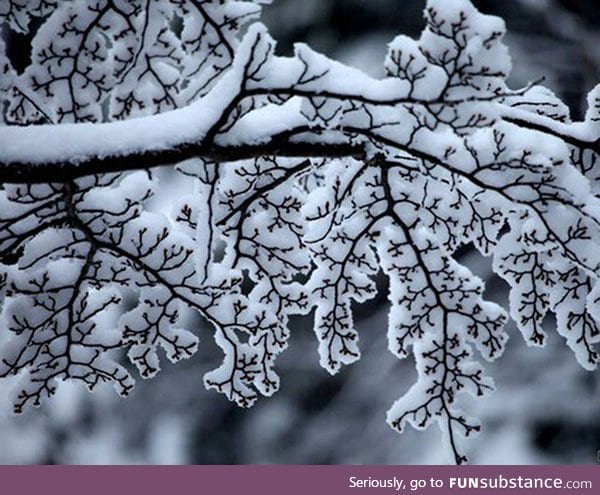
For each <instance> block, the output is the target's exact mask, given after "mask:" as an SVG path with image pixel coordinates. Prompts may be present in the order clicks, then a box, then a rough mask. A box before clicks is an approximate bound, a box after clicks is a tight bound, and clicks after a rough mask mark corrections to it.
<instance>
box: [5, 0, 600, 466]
mask: <svg viewBox="0 0 600 495" xmlns="http://www.w3.org/2000/svg"><path fill="white" fill-rule="evenodd" d="M474 3H475V4H476V6H477V7H478V8H479V9H480V10H481V11H482V12H484V13H491V14H497V15H500V16H502V17H503V18H504V19H505V20H506V22H507V26H508V32H509V35H508V37H507V40H506V41H507V43H508V44H509V48H510V51H511V54H512V56H513V63H514V71H513V76H512V85H513V87H518V86H521V85H523V84H525V83H526V82H527V81H529V80H531V79H536V78H539V77H540V76H546V81H545V84H546V85H547V86H549V87H550V88H552V89H553V90H554V91H556V92H557V93H558V94H559V95H560V96H561V97H562V98H563V100H564V101H566V102H567V104H569V105H570V107H571V109H572V112H573V117H575V118H580V117H581V115H582V111H583V108H584V106H583V103H584V99H585V94H586V93H587V92H588V91H589V90H590V89H591V88H592V87H593V85H594V84H595V83H596V82H597V81H599V80H600V30H599V27H600V11H599V9H598V8H597V0H579V1H569V0H563V1H558V0H510V1H505V0H504V1H502V0H481V1H475V2H474ZM423 5H424V2H423V1H421V0H303V1H302V2H299V1H298V0H275V1H274V5H272V6H270V7H267V8H265V17H264V21H265V22H266V24H267V25H268V26H269V29H270V30H271V32H272V34H273V36H274V37H275V39H277V40H279V52H280V53H282V54H286V53H289V52H290V51H291V47H292V44H293V43H294V42H295V41H306V42H308V43H309V44H310V45H311V46H312V47H313V48H314V49H316V50H319V51H322V52H324V53H326V54H328V55H330V56H331V57H333V58H337V59H340V60H342V61H343V62H346V63H348V64H351V65H355V66H357V67H360V68H362V69H363V70H365V71H367V72H369V73H371V74H372V75H381V74H382V72H383V69H382V68H383V58H384V55H385V45H386V43H387V42H389V41H390V40H391V39H393V37H394V36H395V35H396V34H399V33H404V34H408V35H410V36H418V34H419V32H420V31H421V29H422V27H423V20H422V15H421V11H422V9H423ZM8 41H9V43H11V50H12V54H13V57H14V59H15V60H18V59H19V57H26V56H27V53H28V40H27V39H26V38H25V37H18V38H17V37H15V38H13V39H11V40H8ZM161 173H162V174H164V176H165V179H169V178H171V182H170V185H169V186H165V187H163V190H162V191H161V194H160V196H159V197H158V198H156V205H155V207H156V208H157V209H160V208H162V207H163V205H165V204H167V203H168V199H169V197H170V195H172V194H175V192H176V193H177V194H181V193H182V189H185V188H186V187H188V185H187V184H186V182H185V179H182V178H175V177H174V176H173V177H172V174H171V173H170V172H169V171H161ZM165 182H166V181H163V184H164V183H165ZM457 256H459V257H460V258H461V262H464V263H466V264H467V265H468V266H470V267H471V269H472V270H473V271H475V272H476V273H477V274H478V275H480V276H481V277H482V278H484V279H485V280H487V292H486V294H487V296H488V297H489V298H490V299H492V300H495V301H499V302H501V303H502V304H503V305H505V304H506V301H507V287H506V286H505V284H504V283H503V282H502V281H500V280H499V279H498V278H496V277H493V276H492V275H491V268H490V267H489V263H488V261H487V260H485V259H484V258H482V257H481V256H479V255H478V254H476V253H474V252H473V251H471V250H469V249H464V250H462V251H461V252H460V253H459V254H458V255H457ZM378 283H379V284H380V286H381V288H382V289H385V286H386V281H385V279H384V278H381V280H379V281H378ZM385 293H386V291H385V290H382V291H381V295H380V296H379V297H378V298H377V299H375V300H373V301H370V302H369V303H367V304H364V305H362V306H359V307H357V308H356V321H357V325H358V328H359V333H360V335H361V349H362V351H363V357H362V359H361V360H360V361H359V362H358V363H356V364H354V365H352V366H350V367H347V368H344V369H343V370H342V371H341V372H340V373H339V374H338V375H337V376H335V377H330V376H329V375H328V373H327V372H326V371H325V370H323V369H322V368H321V367H320V366H319V364H318V354H317V352H316V340H315V338H314V335H313V333H312V329H311V325H310V324H309V323H308V322H307V321H306V320H302V319H298V321H297V324H295V325H294V326H293V327H292V328H294V331H293V333H292V337H291V340H290V347H289V349H288V350H287V351H286V352H285V353H284V354H283V355H282V356H281V357H280V358H279V360H278V366H277V368H278V370H279V373H280V376H281V380H282V383H281V390H280V392H278V393H277V394H276V395H275V396H274V397H273V398H270V399H261V400H260V401H259V402H258V404H257V405H256V406H255V407H253V408H252V409H250V410H242V409H239V408H238V407H236V406H235V405H232V404H230V403H229V402H227V400H226V399H225V398H224V397H223V396H221V395H218V394H215V393H214V392H207V391H206V390H205V388H204V386H203V385H202V376H203V374H204V373H205V372H206V371H208V370H209V369H212V368H214V367H216V366H218V361H219V360H220V359H221V354H220V353H219V352H218V350H217V348H216V347H215V345H214V343H213V340H212V336H211V333H210V331H208V329H207V331H206V332H202V331H200V332H199V334H200V335H201V346H200V348H201V350H200V351H199V353H198V354H197V355H196V356H195V357H194V358H193V359H191V360H190V361H188V362H183V363H181V364H178V365H176V366H171V365H169V364H167V363H165V366H164V371H163V372H162V373H161V374H160V375H159V376H158V377H157V378H156V379H154V380H152V381H149V382H143V381H141V380H139V381H138V384H137V386H136V389H135V390H134V392H133V393H132V396H131V397H130V398H128V399H127V400H122V399H119V398H118V397H116V396H115V394H114V392H113V391H112V390H111V389H110V388H106V389H101V390H100V391H99V392H97V393H95V394H93V395H92V394H89V393H88V392H87V391H86V390H84V389H83V388H82V387H81V386H72V385H65V386H63V387H61V388H60V390H59V392H58V396H57V397H56V398H55V399H54V400H52V401H50V403H48V404H46V405H45V406H44V407H43V408H42V409H39V410H37V409H36V410H28V411H27V413H26V414H25V415H23V416H19V417H14V416H12V415H11V414H10V412H9V408H10V404H9V403H4V404H1V405H0V408H1V409H2V410H1V413H0V444H1V445H2V446H3V448H2V449H1V450H0V462H2V463H84V464H92V463H103V464H114V463H192V464H204V463H210V464H229V463H306V464H312V463H319V464H321V463H323V464H326V463H357V464H360V463H387V464H411V463H416V464H420V463H440V462H445V461H446V455H445V452H444V449H443V446H442V444H441V435H440V434H439V431H437V429H436V428H430V429H429V430H428V431H427V432H424V433H423V432H416V431H414V430H412V429H411V428H407V430H406V432H405V433H404V434H402V435H401V436H399V435H397V434H395V433H394V432H393V431H392V430H391V429H390V428H389V426H388V425H387V424H386V423H385V412H386V410H387V409H388V408H389V407H390V406H391V404H392V403H393V402H394V401H395V400H396V398H397V397H398V396H400V395H402V394H403V393H405V392H406V390H407V389H408V388H409V386H410V385H411V384H412V383H413V382H414V378H415V370H414V363H412V362H411V360H406V361H404V362H400V361H398V360H397V359H396V358H395V357H393V356H392V355H391V354H390V353H389V352H388V351H387V340H386V335H385V332H386V318H387V316H386V313H387V305H386V300H385ZM191 323H192V325H196V326H197V325H201V323H200V322H191ZM551 325H552V322H548V327H550V326H551ZM509 333H510V335H511V341H510V343H509V345H508V348H507V351H506V352H505V355H504V356H503V358H501V359H500V360H499V361H498V362H497V363H495V364H494V365H492V366H490V368H491V369H490V374H491V376H493V377H494V378H495V381H496V385H497V389H498V390H497V392H496V393H495V394H494V395H493V396H492V397H491V398H490V399H488V400H486V401H477V402H478V403H477V404H475V403H473V404H472V407H471V409H470V411H471V412H472V413H473V415H475V416H477V417H479V418H480V419H481V421H482V423H483V425H484V429H483V432H482V433H481V434H480V435H479V436H478V437H477V439H475V440H473V441H471V442H469V444H468V448H469V452H468V453H469V454H470V459H471V462H473V463H499V464H502V463H510V464H519V463H593V462H595V460H596V451H597V450H598V449H600V419H599V418H600V416H599V414H598V412H600V393H599V392H600V390H599V389H600V380H599V378H598V374H597V373H596V374H592V373H588V372H586V371H584V370H583V369H581V367H580V366H579V365H578V364H577V362H576V361H575V359H574V357H573V355H572V352H571V351H570V350H569V349H568V348H567V347H566V346H565V345H564V343H563V342H561V340H562V339H561V338H560V337H558V336H554V337H553V338H551V339H550V341H549V343H548V346H547V348H546V349H545V350H537V349H528V348H527V347H526V345H525V344H524V342H523V340H522V338H521V336H520V335H519V333H518V332H517V331H516V329H515V328H514V326H510V327H509ZM11 386H12V384H11V383H10V382H9V381H3V382H2V383H1V384H0V396H2V397H7V396H8V394H9V393H10V392H9V389H10V388H11ZM481 404H483V405H481Z"/></svg>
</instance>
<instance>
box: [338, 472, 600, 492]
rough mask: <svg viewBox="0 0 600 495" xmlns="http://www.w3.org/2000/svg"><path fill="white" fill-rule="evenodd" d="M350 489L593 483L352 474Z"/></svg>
mask: <svg viewBox="0 0 600 495" xmlns="http://www.w3.org/2000/svg"><path fill="white" fill-rule="evenodd" d="M348 486H349V488H392V489H394V490H395V491H397V492H399V491H404V490H406V489H407V488H408V489H409V490H410V491H413V492H414V491H416V490H420V489H425V488H443V487H445V486H447V487H449V488H459V489H463V490H465V489H470V490H472V489H478V490H486V489H487V490H498V489H500V490H504V489H546V490H552V489H557V490H561V489H571V490H591V489H592V488H593V484H592V482H591V481H579V480H575V481H573V480H567V481H565V480H563V479H561V478H552V477H545V478H532V477H526V476H515V477H506V476H503V475H501V474H500V475H498V476H488V477H481V476H469V477H449V478H447V480H444V479H440V478H429V479H428V480H427V479H411V480H408V482H407V481H405V480H404V479H401V478H398V477H396V476H394V477H393V478H385V479H383V478H382V479H380V478H373V477H371V476H369V477H368V478H358V477H356V476H351V477H350V478H349V479H348Z"/></svg>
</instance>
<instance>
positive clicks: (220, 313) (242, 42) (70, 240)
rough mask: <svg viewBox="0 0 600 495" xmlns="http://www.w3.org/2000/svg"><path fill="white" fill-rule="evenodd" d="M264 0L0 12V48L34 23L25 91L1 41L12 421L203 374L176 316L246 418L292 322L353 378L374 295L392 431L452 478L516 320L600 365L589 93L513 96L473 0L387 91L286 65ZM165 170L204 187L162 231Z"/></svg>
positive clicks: (450, 13)
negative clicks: (422, 444) (165, 362)
mask: <svg viewBox="0 0 600 495" xmlns="http://www.w3.org/2000/svg"><path fill="white" fill-rule="evenodd" d="M267 3H269V1H268V0H253V1H233V0H135V1H124V0H93V1H85V2H84V1H82V0H73V1H61V2H58V1H52V0H47V1H45V0H38V1H26V0H2V1H1V2H0V21H1V22H2V23H3V25H4V28H5V29H7V30H13V31H16V32H19V33H27V32H28V30H29V29H30V26H32V25H33V24H34V23H32V19H37V22H36V23H35V24H36V25H39V26H40V27H39V29H37V31H36V32H35V33H31V35H32V39H33V41H32V53H31V63H30V64H29V65H28V66H27V67H26V68H25V70H23V71H17V70H16V69H15V68H13V66H12V64H11V60H10V58H9V57H8V55H7V52H6V46H5V42H4V41H2V39H0V103H1V105H0V121H1V126H0V184H1V187H0V307H1V311H2V312H1V319H0V340H1V350H0V376H2V377H7V376H9V375H19V376H20V377H21V378H20V384H19V386H18V388H17V390H16V391H15V395H14V398H13V400H14V409H15V411H16V412H21V411H22V410H23V409H24V408H26V407H27V406H30V405H34V406H38V405H40V404H41V402H42V401H43V400H44V399H46V398H48V397H50V396H52V395H53V393H54V392H55V390H56V387H57V383H58V382H60V381H64V380H74V381H79V382H83V383H84V384H85V385H87V386H88V387H89V388H90V389H94V387H96V386H97V385H98V384H100V383H104V382H110V383H112V384H114V386H115V388H116V390H117V391H118V392H119V393H120V394H122V395H127V393H128V392H129V391H130V390H131V389H132V387H133V386H134V379H133V377H132V372H133V371H134V370H133V368H134V367H132V366H130V365H129V363H132V364H133V365H135V367H137V370H138V371H139V374H140V375H141V376H142V377H143V378H150V377H153V376H154V375H156V373H158V371H159V370H160V359H162V356H163V355H164V356H166V358H168V359H169V360H171V361H179V360H181V359H188V358H191V357H192V356H193V355H194V353H195V352H196V350H197V348H198V333H197V332H196V330H197V329H195V328H184V326H185V325H184V324H183V323H182V321H183V320H182V318H181V315H182V313H184V312H190V311H191V312H195V313H196V314H197V315H199V316H200V317H201V318H202V319H204V320H205V321H207V322H208V323H209V324H210V325H211V327H212V328H213V329H214V339H215V341H216V343H217V344H218V346H219V347H220V348H221V349H222V351H223V354H224V358H223V361H222V364H221V366H220V367H219V368H218V369H216V370H214V371H211V372H209V373H208V374H206V376H205V377H204V384H205V385H206V387H208V388H211V389H215V390H216V391H218V392H220V393H222V394H224V395H225V396H226V397H227V398H228V399H229V400H232V401H235V402H236V403H237V404H239V405H240V406H242V407H249V406H251V405H252V404H253V403H254V402H255V401H256V400H257V398H258V397H259V396H260V395H266V396H270V395H272V394H273V393H274V392H276V391H277V389H278V386H279V379H278V376H277V374H276V371H275V361H276V358H277V356H278V355H279V354H280V353H281V352H282V351H283V350H284V349H285V348H286V346H287V340H288V337H289V335H290V332H292V331H294V328H291V327H290V325H289V321H290V317H291V316H293V315H300V314H304V315H311V318H313V319H314V330H315V334H316V337H317V339H318V350H319V355H320V362H321V365H322V366H323V367H324V368H325V369H327V370H328V371H329V372H330V373H336V372H337V371H339V370H340V368H341V367H342V365H348V364H351V363H353V362H354V361H356V360H357V359H359V358H360V349H359V337H358V335H357V333H356V331H355V328H354V324H353V315H352V307H353V304H354V303H360V302H364V301H366V300H368V299H371V298H373V297H374V296H375V295H376V285H375V281H374V279H375V276H376V275H377V274H378V273H380V272H383V273H384V274H385V275H386V276H387V277H388V278H389V282H390V288H389V295H388V298H389V303H390V311H389V326H388V328H387V334H388V337H389V349H390V351H391V352H392V353H393V354H395V355H396V356H397V357H398V358H400V359H402V358H405V357H407V356H409V355H411V354H412V355H413V356H414V359H415V362H416V367H417V372H418V379H417V381H416V383H415V384H414V386H413V387H412V388H411V389H410V390H409V391H408V393H406V394H405V395H404V396H403V397H401V398H400V399H399V400H398V401H397V402H396V403H395V404H394V405H393V406H392V407H391V409H390V410H389V411H388V422H389V424H390V425H391V426H392V427H393V428H394V429H396V430H398V431H401V430H402V429H403V428H404V427H405V426H406V425H407V424H411V425H412V426H414V427H415V428H426V427H428V426H429V425H431V424H433V423H437V424H438V425H439V427H440V428H441V430H442V433H443V437H444V439H445V443H446V445H447V446H448V452H449V453H450V456H451V459H452V460H453V461H455V462H457V463H462V462H465V461H466V460H467V457H466V455H465V453H464V448H465V446H464V442H463V441H464V439H465V438H466V437H470V436H472V435H473V434H474V433H476V432H477V431H478V430H479V429H480V424H479V423H478V422H477V420H476V419H474V418H471V417H470V416H469V415H468V412H466V411H464V410H463V407H462V406H461V401H462V399H463V397H464V395H463V394H464V393H465V392H467V393H469V394H471V395H472V396H475V397H479V396H485V395H487V394H489V393H491V392H492V391H493V387H494V384H493V382H492V379H491V378H490V377H489V376H487V375H486V372H485V369H484V366H483V365H482V360H483V361H486V360H488V361H489V360H494V359H496V358H498V357H499V356H501V354H502V352H503V348H504V345H505V342H506V339H507V336H506V334H505V332H504V326H505V324H506V322H507V320H508V319H509V318H512V319H513V320H514V321H515V322H516V324H517V325H518V327H519V329H520V331H521V332H522V334H523V337H524V338H525V340H526V341H527V343H528V344H530V345H534V346H542V345H543V344H544V340H545V337H546V334H545V331H544V329H543V327H542V322H543V320H544V319H545V317H546V316H547V315H548V314H550V313H552V314H554V315H555V318H556V322H557V330H558V332H559V333H560V335H561V336H562V337H564V340H565V342H566V344H567V345H568V346H569V347H570V348H571V349H572V351H573V352H574V354H575V358H576V359H577V360H578V362H579V363H580V364H581V366H583V367H584V368H586V369H589V370H593V369H595V368H596V366H597V364H598V361H599V359H600V357H599V355H598V351H597V350H596V348H595V345H596V344H597V343H598V341H599V340H600V326H599V325H600V286H599V285H598V277H600V250H599V249H598V246H599V245H600V202H599V198H598V191H599V189H600V182H599V181H600V160H599V159H598V157H599V154H600V86H598V87H596V89H594V90H592V91H591V92H590V94H589V98H588V102H589V109H588V112H587V115H586V117H585V120H584V121H582V122H572V121H571V120H570V116H569V109H568V108H567V107H566V106H565V105H564V104H563V103H562V102H561V101H560V100H559V99H558V98H557V97H556V96H555V95H554V94H553V93H552V92H551V91H550V90H549V89H546V88H545V87H543V86H542V85H541V84H540V82H539V81H538V82H532V83H531V84H529V85H528V86H527V87H524V88H521V89H517V90H514V89H510V88H509V87H508V86H507V84H506V78H507V77H508V75H509V72H510V69H511V63H510V58H509V55H508V52H507V49H506V47H505V46H504V45H503V41H502V39H503V35H504V33H505V26H504V23H503V21H502V20H500V19H498V18H495V17H491V16H486V15H483V14H481V13H479V12H478V11H477V10H476V9H475V8H474V7H473V6H472V5H471V4H470V2H469V1H468V0H452V1H445V0H429V1H428V2H427V5H426V8H425V20H426V27H425V29H424V30H423V32H422V34H421V36H420V38H419V39H418V40H414V39H411V38H408V37H406V36H398V37H397V38H395V39H394V40H392V41H391V42H390V43H389V45H388V54H387V57H386V60H385V77H383V78H381V79H376V78H373V77H370V76H368V75H366V74H364V73H362V72H360V71H359V70H357V69H354V68H352V67H348V66H345V65H343V64H341V63H338V62H335V61H333V60H330V59H329V58H327V57H325V56H324V55H321V54H319V53H316V52H315V51H313V50H312V49H311V48H310V47H309V46H307V45H305V44H302V43H299V44H297V45H296V47H295V52H294V55H293V56H291V57H280V56H278V55H276V45H275V42H274V40H273V39H272V38H271V37H270V35H269V33H268V32H267V29H266V27H265V26H264V25H262V24H260V23H259V22H258V21H257V18H258V17H259V15H260V12H261V8H263V6H264V5H263V4H267ZM159 166H171V167H174V168H175V169H176V170H177V172H178V173H180V174H184V175H185V177H186V180H189V181H192V182H193V183H194V193H193V194H192V195H189V196H186V197H177V198H174V199H173V201H174V204H173V205H172V206H173V208H172V213H171V214H170V215H167V214H163V213H161V212H157V211H156V210H155V209H152V208H150V207H149V206H148V205H149V203H150V201H151V198H152V196H153V194H154V193H155V191H157V190H159V188H160V187H161V183H159V182H160V181H159V180H158V179H157V174H156V173H155V169H156V167H159ZM467 244H472V245H473V246H475V247H476V248H477V249H478V250H479V251H480V252H481V253H482V254H483V255H484V256H487V257H490V258H491V259H492V260H493V266H494V270H495V272H496V273H497V274H499V275H500V276H501V277H502V278H503V279H505V280H506V281H507V282H508V283H509V284H510V287H511V291H510V308H507V310H506V311H505V310H504V309H503V308H501V307H499V306H498V305H497V304H495V303H492V302H488V301H486V300H485V299H484V297H483V293H484V284H483V282H482V281H481V280H480V279H478V277H477V276H475V275H474V274H473V273H471V271H470V270H469V269H468V268H467V267H466V266H463V265H461V264H460V263H459V262H458V261H456V259H455V257H454V256H453V254H454V253H455V252H456V250H457V249H459V248H461V247H462V246H465V245H467ZM380 330H381V331H384V329H380ZM290 352H293V349H292V350H291V351H290ZM125 355H126V356H127V357H128V360H127V359H123V356H125ZM2 400H9V399H8V398H3V399H2Z"/></svg>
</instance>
